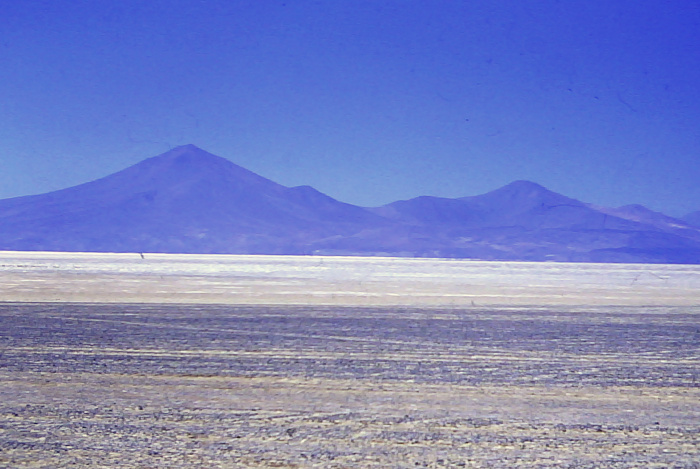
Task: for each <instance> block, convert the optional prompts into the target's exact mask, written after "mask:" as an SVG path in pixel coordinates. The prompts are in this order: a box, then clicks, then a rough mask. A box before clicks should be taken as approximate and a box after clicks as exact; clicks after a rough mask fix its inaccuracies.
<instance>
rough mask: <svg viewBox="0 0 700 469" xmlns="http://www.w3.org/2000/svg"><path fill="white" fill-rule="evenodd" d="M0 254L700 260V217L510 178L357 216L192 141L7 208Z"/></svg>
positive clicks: (360, 210) (2, 204) (357, 211)
mask: <svg viewBox="0 0 700 469" xmlns="http://www.w3.org/2000/svg"><path fill="white" fill-rule="evenodd" d="M0 250H19V251H27V250H30V251H33V250H43V251H88V252H167V253H221V254H297V255H313V254H317V255H368V256H376V255H385V256H402V257H447V258H467V259H482V260H523V261H576V262H643V263H689V264H698V263H700V212H694V213H693V214H689V215H688V216H687V217H684V219H676V218H672V217H668V216H666V215H664V214H661V213H658V212H654V211H652V210H649V209H647V208H645V207H643V206H641V205H630V206H624V207H619V208H608V207H598V206H594V205H592V204H587V203H584V202H581V201H578V200H575V199H572V198H569V197H566V196H564V195H561V194H557V193H555V192H552V191H550V190H548V189H546V188H544V187H542V186H540V185H538V184H536V183H533V182H529V181H516V182H513V183H511V184H508V185H507V186H504V187H502V188H500V189H497V190H494V191H492V192H489V193H486V194H483V195H478V196H471V197H461V198H452V199H451V198H441V197H430V196H422V197H417V198H414V199H410V200H401V201H397V202H393V203H390V204H387V205H384V206H381V207H373V208H367V207H359V206H355V205H351V204H347V203H343V202H340V201H338V200H335V199H333V198H332V197H329V196H327V195H325V194H323V193H321V192H319V191H317V190H315V189H314V188H312V187H309V186H299V187H286V186H283V185H280V184H277V183H276V182H273V181H271V180H269V179H265V178H264V177H262V176H259V175H257V174H255V173H253V172H251V171H248V170H247V169H244V168H242V167H240V166H238V165H236V164H234V163H232V162H230V161H229V160H227V159H224V158H221V157H218V156H215V155H212V154H211V153H208V152H206V151H204V150H202V149H200V148H198V147H196V146H194V145H184V146H180V147H177V148H175V149H173V150H171V151H168V152H166V153H164V154H162V155H159V156H156V157H153V158H149V159H147V160H144V161H142V162H140V163H138V164H136V165H134V166H131V167H129V168H126V169H124V170H122V171H119V172H117V173H114V174H112V175H109V176H106V177H104V178H102V179H98V180H96V181H92V182H88V183H85V184H81V185H78V186H74V187H70V188H67V189H63V190H59V191H55V192H50V193H46V194H40V195H32V196H25V197H16V198H11V199H4V200H0Z"/></svg>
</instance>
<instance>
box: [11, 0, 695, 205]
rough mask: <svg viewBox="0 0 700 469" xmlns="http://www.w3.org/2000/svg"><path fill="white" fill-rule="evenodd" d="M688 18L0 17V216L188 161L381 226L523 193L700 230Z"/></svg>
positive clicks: (327, 6) (546, 6)
mask: <svg viewBox="0 0 700 469" xmlns="http://www.w3.org/2000/svg"><path fill="white" fill-rule="evenodd" d="M699 45H700V3H698V2H697V1H696V0H689V1H683V0H677V1H670V2H661V1H658V0H653V1H652V0H562V1H556V0H544V1H532V0H512V1H506V0H464V1H451V0H442V1H441V0H435V1H426V0H375V1H366V0H286V1H270V0H250V1H241V0H228V1H216V0H149V1H143V0H120V1H102V0H68V1H57V0H45V1H38V0H22V1H16V2H12V1H5V2H2V3H1V4H0V63H1V64H2V65H1V71H0V164H1V167H0V198H6V197H12V196H18V195H26V194H34V193H41V192H47V191H50V190H55V189H60V188H64V187H68V186H71V185H75V184H78V183H81V182H86V181H89V180H92V179H96V178H98V177H101V176H104V175H107V174H109V173H112V172H114V171H117V170H120V169H123V168H124V167H126V166H129V165H132V164H134V163H137V162H139V161H141V160H143V159H145V158H147V157H150V156H154V155H156V154H159V153H162V152H164V151H166V150H168V149H169V148H171V147H173V146H177V145H181V144H185V143H194V144H195V145H198V146H200V147H202V148H204V149H205V150H208V151H210V152H212V153H215V154H218V155H220V156H224V157H226V158H228V159H230V160H231V161H233V162H235V163H237V164H239V165H241V166H244V167H246V168H248V169H250V170H252V171H255V172H257V173H259V174H261V175H263V176H265V177H268V178H270V179H273V180H275V181H277V182H280V183H282V184H285V185H290V186H293V185H301V184H308V185H312V186H314V187H316V188H317V189H319V190H320V191H322V192H325V193H327V194H328V195H331V196H333V197H335V198H337V199H340V200H342V201H345V202H350V203H355V204H359V205H367V206H373V205H381V204H384V203H388V202H391V201H394V200H398V199H406V198H410V197H415V196H418V195H437V196H444V197H459V196H466V195H475V194H479V193H483V192H486V191H489V190H492V189H495V188H497V187H500V186H502V185H505V184H507V183H509V182H511V181H513V180H516V179H529V180H532V181H535V182H538V183H540V184H542V185H544V186H546V187H548V188H550V189H552V190H554V191H557V192H561V193H564V194H566V195H569V196H572V197H575V198H578V199H581V200H583V201H586V202H592V203H597V204H601V205H609V206H618V205H623V204H629V203H641V204H644V205H646V206H648V207H650V208H652V209H655V210H661V211H664V212H666V213H669V214H671V215H683V214H685V213H687V212H690V211H693V210H700V46H699Z"/></svg>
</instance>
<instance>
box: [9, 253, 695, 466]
mask: <svg viewBox="0 0 700 469" xmlns="http://www.w3.org/2000/svg"><path fill="white" fill-rule="evenodd" d="M4 254H5V255H4V256H3V255H0V259H1V261H0V264H2V268H0V279H1V280H3V281H4V283H2V284H0V294H1V295H2V296H0V300H2V301H3V302H2V303H0V347H1V349H0V351H1V354H0V467H13V468H14V467H17V468H20V467H33V468H40V467H41V468H50V467H51V468H53V467H104V468H106V467H128V468H153V467H163V468H165V467H174V468H177V467H232V468H233V467H251V468H262V467H299V468H301V467H329V468H330V467H333V468H364V467H376V468H379V467H484V468H486V467H496V468H498V467H502V468H510V467H542V468H544V467H566V468H579V467H580V468H641V467H644V468H648V467H659V468H662V467H663V468H666V467H672V468H697V467H700V464H699V463H698V461H700V386H699V384H698V383H699V380H700V366H699V365H700V306H699V305H700V301H697V295H698V290H700V288H698V279H699V278H700V275H699V274H700V268H699V267H697V266H640V265H636V266H633V265H615V266H601V265H585V264H584V265H561V264H551V265H550V264H546V265H544V264H535V265H531V264H525V263H470V262H456V261H436V260H393V259H343V258H339V259H333V258H320V259H314V258H301V259H295V258H282V257H267V256H264V257H259V258H256V257H254V256H240V257H237V256H224V257H225V258H223V259H222V258H219V257H216V256H212V257H211V258H210V257H207V256H193V257H185V256H175V257H168V256H155V257H153V256H152V255H148V254H146V255H145V256H144V258H141V256H139V255H138V254H136V255H87V254H85V255H68V254H50V253H43V254H42V253H4ZM147 262H151V264H150V265H148V264H146V263H147ZM217 262H218V264H217ZM508 273H510V274H508ZM402 285H403V287H401V286H402ZM401 288H403V289H404V293H403V294H401ZM363 292H364V294H363ZM509 294H510V296H509ZM441 295H442V296H441ZM616 295H617V302H615V301H614V300H615V296H616ZM119 298H122V299H123V300H124V301H119ZM586 298H588V300H589V301H583V300H586ZM654 299H656V300H655V301H654ZM135 300H140V301H135ZM301 300H303V301H301ZM528 301H529V302H530V303H529V304H528Z"/></svg>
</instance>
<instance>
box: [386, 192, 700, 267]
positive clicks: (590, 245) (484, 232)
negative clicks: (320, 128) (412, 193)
mask: <svg viewBox="0 0 700 469" xmlns="http://www.w3.org/2000/svg"><path fill="white" fill-rule="evenodd" d="M373 211H374V212H375V213H377V214H380V215H382V216H385V217H388V218H390V219H392V220H394V221H395V222H398V223H401V224H405V225H410V226H413V227H414V229H415V230H418V231H419V232H420V234H419V235H418V237H422V238H425V237H429V238H430V239H431V240H432V241H433V242H432V243H431V245H430V249H428V250H427V251H428V252H426V254H430V253H432V255H437V256H439V257H470V258H479V259H499V260H532V261H544V260H556V261H589V262H674V263H675V262H688V263H696V262H700V231H699V230H697V229H693V228H691V227H689V226H688V225H687V224H685V223H683V222H681V221H679V220H676V219H673V218H671V217H666V216H665V215H662V214H658V213H656V212H652V211H650V210H648V209H644V208H643V207H641V206H639V207H636V208H635V209H633V208H631V207H627V208H622V209H608V208H604V207H595V206H592V205H590V204H586V203H583V202H581V201H578V200H575V199H572V198H569V197H566V196H563V195H561V194H557V193H555V192H552V191H550V190H548V189H546V188H544V187H542V186H540V185H538V184H535V183H532V182H529V181H516V182H513V183H511V184H508V185H507V186H504V187H502V188H500V189H496V190H494V191H491V192H489V193H486V194H483V195H478V196H472V197H462V198H458V199H446V198H439V197H417V198H415V199H411V200H405V201H398V202H393V203H391V204H388V205H385V206H383V207H378V208H375V209H373Z"/></svg>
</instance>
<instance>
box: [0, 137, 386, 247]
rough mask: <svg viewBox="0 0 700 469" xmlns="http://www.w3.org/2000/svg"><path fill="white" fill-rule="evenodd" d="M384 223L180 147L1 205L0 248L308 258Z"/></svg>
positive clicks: (312, 193) (189, 147) (320, 196)
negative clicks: (313, 246) (329, 243)
mask: <svg viewBox="0 0 700 469" xmlns="http://www.w3.org/2000/svg"><path fill="white" fill-rule="evenodd" d="M329 220H335V221H336V222H335V223H333V222H332V221H329ZM338 220H340V221H338ZM380 221H381V220H380V219H379V217H376V216H375V215H373V214H371V213H369V212H368V211H366V210H364V209H362V208H360V207H355V206H352V205H349V204H344V203H342V202H338V201H336V200H334V199H332V198H330V197H327V196H324V195H323V194H320V193H318V192H316V191H314V190H313V189H306V188H291V189H290V188H287V187H284V186H282V185H280V184H277V183H275V182H272V181H270V180H268V179H265V178H263V177H261V176H258V175H257V174H255V173H252V172H250V171H248V170H246V169H244V168H241V167H240V166H237V165H235V164H233V163H231V162H230V161H228V160H226V159H224V158H220V157H218V156H215V155H212V154H210V153H207V152H205V151H204V150H201V149H199V148H197V147H195V146H193V145H186V146H182V147H177V148H175V149H173V150H171V151H169V152H167V153H164V154H162V155H159V156H157V157H153V158H149V159H147V160H145V161H143V162H141V163H138V164H136V165H134V166H132V167H130V168H127V169H125V170H123V171H120V172H118V173H115V174H112V175H110V176H107V177H105V178H102V179H99V180H96V181H93V182H90V183H87V184H82V185H80V186H75V187H72V188H68V189H64V190H61V191H56V192H52V193H49V194H43V195H37V196H30V197H21V198H15V199H8V200H4V201H0V249H17V250H31V249H49V250H66V251H76V250H84V251H103V250H104V251H117V252H121V251H156V252H220V253H227V252H231V253H233V252H251V253H254V252H268V253H276V252H279V253H304V252H306V251H305V249H306V247H305V246H306V245H308V244H309V241H310V240H311V239H316V238H318V237H322V236H330V235H334V234H336V233H337V232H340V233H343V234H351V233H353V232H354V231H355V230H359V229H362V228H364V226H365V225H367V224H369V225H371V224H373V223H378V222H380ZM357 224H361V225H362V226H355V225H357Z"/></svg>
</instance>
